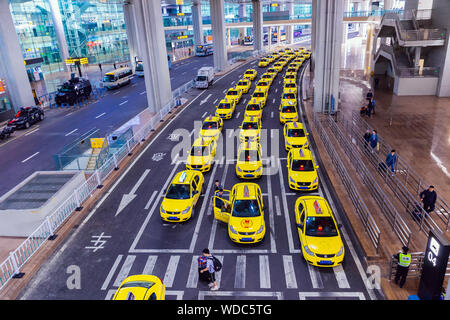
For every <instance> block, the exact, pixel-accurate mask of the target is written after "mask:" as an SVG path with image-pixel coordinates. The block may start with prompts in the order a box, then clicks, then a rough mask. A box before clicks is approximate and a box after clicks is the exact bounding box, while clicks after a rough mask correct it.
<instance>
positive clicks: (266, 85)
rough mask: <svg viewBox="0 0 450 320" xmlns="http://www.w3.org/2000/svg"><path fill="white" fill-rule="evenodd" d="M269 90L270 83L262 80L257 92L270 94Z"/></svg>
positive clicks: (259, 82) (257, 84)
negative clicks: (261, 91) (262, 91)
mask: <svg viewBox="0 0 450 320" xmlns="http://www.w3.org/2000/svg"><path fill="white" fill-rule="evenodd" d="M269 88H270V82H269V81H266V80H264V79H261V80H259V81H258V82H257V83H256V87H255V91H256V90H265V91H266V92H267V94H268V93H269Z"/></svg>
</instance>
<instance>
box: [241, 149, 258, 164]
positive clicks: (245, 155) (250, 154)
mask: <svg viewBox="0 0 450 320" xmlns="http://www.w3.org/2000/svg"><path fill="white" fill-rule="evenodd" d="M239 161H245V162H255V161H260V158H259V152H258V151H257V150H242V151H241V153H240V154H239Z"/></svg>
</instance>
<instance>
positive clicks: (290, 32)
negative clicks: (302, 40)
mask: <svg viewBox="0 0 450 320" xmlns="http://www.w3.org/2000/svg"><path fill="white" fill-rule="evenodd" d="M286 11H289V15H290V16H293V15H294V3H293V2H292V1H290V2H286ZM286 39H287V43H288V44H294V26H293V25H292V24H290V25H287V26H286Z"/></svg>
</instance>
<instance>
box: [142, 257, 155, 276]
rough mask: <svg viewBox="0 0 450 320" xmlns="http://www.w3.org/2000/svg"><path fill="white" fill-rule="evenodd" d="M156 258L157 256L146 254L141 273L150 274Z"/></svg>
mask: <svg viewBox="0 0 450 320" xmlns="http://www.w3.org/2000/svg"><path fill="white" fill-rule="evenodd" d="M157 259H158V256H148V258H147V262H146V263H145V266H144V270H143V271H142V274H150V275H151V274H152V273H153V269H154V268H155V264H156V260H157Z"/></svg>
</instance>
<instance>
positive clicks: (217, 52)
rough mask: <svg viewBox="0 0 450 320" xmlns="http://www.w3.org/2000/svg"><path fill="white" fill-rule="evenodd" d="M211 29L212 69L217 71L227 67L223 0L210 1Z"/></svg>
mask: <svg viewBox="0 0 450 320" xmlns="http://www.w3.org/2000/svg"><path fill="white" fill-rule="evenodd" d="M210 10H211V29H212V36H213V47H214V54H213V58H214V67H215V68H216V69H217V70H218V71H222V70H224V69H225V68H226V67H227V65H228V59H227V48H226V37H225V9H224V0H210Z"/></svg>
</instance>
